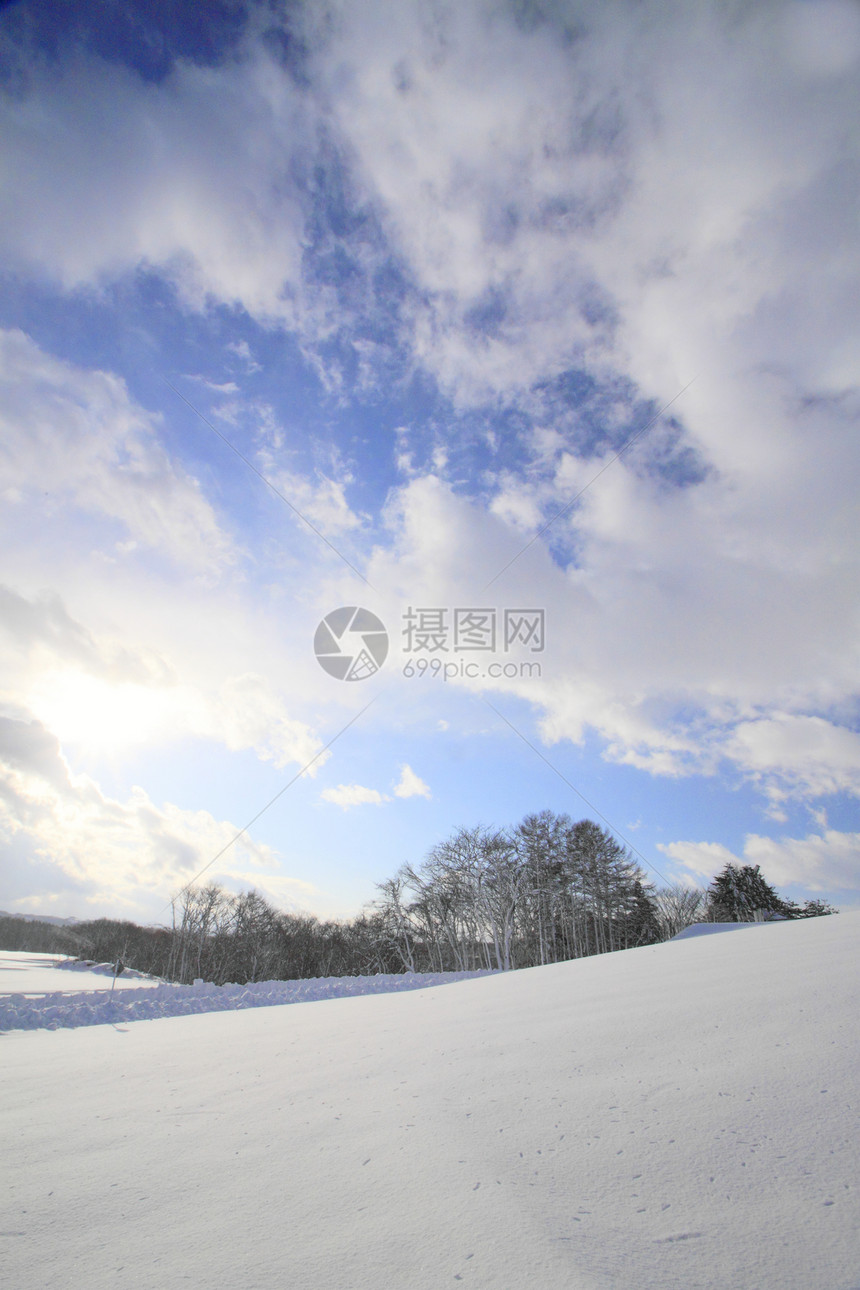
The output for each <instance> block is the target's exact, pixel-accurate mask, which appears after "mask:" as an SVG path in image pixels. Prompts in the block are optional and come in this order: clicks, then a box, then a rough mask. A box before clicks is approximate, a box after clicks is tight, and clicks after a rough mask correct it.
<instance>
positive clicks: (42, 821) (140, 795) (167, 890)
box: [0, 717, 288, 919]
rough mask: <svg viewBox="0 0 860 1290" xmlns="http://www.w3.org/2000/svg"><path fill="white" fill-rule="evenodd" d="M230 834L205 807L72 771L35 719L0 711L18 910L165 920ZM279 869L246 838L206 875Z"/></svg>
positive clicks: (269, 873)
mask: <svg viewBox="0 0 860 1290" xmlns="http://www.w3.org/2000/svg"><path fill="white" fill-rule="evenodd" d="M238 831H239V829H238V827H237V826H236V825H234V824H233V823H232V822H230V821H227V820H217V819H215V818H214V817H213V816H212V815H211V814H210V813H209V812H207V811H188V810H182V809H181V808H180V807H178V806H175V805H173V804H171V803H166V804H165V805H163V806H160V807H159V806H157V805H156V804H155V803H153V802H152V801H151V800H150V798H149V797H148V795H147V794H146V793H145V792H144V790H143V789H142V788H134V789H133V790H132V792H131V794H130V795H129V796H128V797H127V798H126V799H125V800H119V799H117V798H113V797H111V796H109V795H106V794H105V793H103V792H102V791H101V789H100V788H99V787H98V785H97V784H96V783H94V781H93V780H92V779H91V778H90V777H89V776H87V775H75V774H73V773H72V772H71V771H70V769H69V767H68V765H67V763H66V762H65V760H64V758H63V757H62V755H61V752H60V748H59V744H58V741H57V740H56V738H55V737H53V736H52V735H51V733H50V732H49V731H47V730H46V729H45V728H44V727H43V726H42V725H41V724H40V723H38V722H33V721H23V720H14V719H10V718H5V717H0V835H2V837H3V840H4V844H5V845H6V846H7V847H8V849H9V857H10V861H9V865H8V868H7V873H6V882H7V888H8V890H10V891H11V892H12V893H13V898H14V901H15V902H16V903H17V904H18V905H19V906H21V907H22V908H23V907H27V908H30V909H36V908H47V907H49V906H52V905H53V906H57V907H59V905H60V903H62V902H65V905H66V906H67V907H69V908H74V910H75V911H76V913H77V916H78V917H81V916H84V915H85V914H86V912H87V911H88V910H89V909H91V910H93V911H94V914H95V915H103V914H104V913H105V912H106V911H111V912H113V913H114V914H120V915H122V914H125V915H127V916H131V917H135V918H144V919H151V918H160V919H165V918H167V917H168V914H169V911H168V910H166V909H165V908H164V904H165V903H166V902H167V901H169V898H170V896H171V895H173V894H175V893H176V892H177V891H178V890H179V888H180V887H181V886H182V885H184V884H185V883H187V882H189V881H190V880H191V879H192V878H193V877H194V876H195V874H196V873H197V872H198V871H199V870H200V869H201V868H203V866H204V865H206V864H207V863H208V862H209V861H210V860H211V859H212V857H213V856H215V855H216V854H217V853H218V852H219V851H220V850H221V849H222V848H223V847H225V846H226V845H227V844H228V843H229V842H230V841H231V840H232V838H233V837H234V836H235V835H236V833H238ZM277 868H278V857H277V856H276V854H275V853H274V852H273V851H272V850H271V849H270V848H269V847H266V846H265V845H262V844H260V843H256V842H254V841H253V840H252V839H250V838H248V837H247V836H244V837H242V838H241V839H239V841H238V842H237V843H236V844H235V847H234V848H231V851H230V852H229V853H228V855H227V856H226V857H225V859H224V861H223V863H219V864H217V865H216V866H215V867H214V868H213V869H211V870H210V871H209V874H208V877H209V878H210V879H212V880H215V881H217V880H218V879H219V878H220V877H221V876H222V874H224V875H225V876H231V875H232V877H233V878H234V879H236V878H237V877H238V878H239V879H240V880H242V881H244V885H245V886H248V885H253V884H254V882H255V880H256V879H257V878H258V877H262V879H263V881H264V882H266V881H268V882H271V881H274V882H275V884H276V885H277V883H278V881H281V882H282V883H284V882H287V881H288V880H287V879H286V878H285V877H282V878H280V879H279V875H278V873H277ZM160 902H161V903H160Z"/></svg>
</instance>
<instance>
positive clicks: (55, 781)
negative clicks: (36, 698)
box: [0, 716, 70, 800]
mask: <svg viewBox="0 0 860 1290" xmlns="http://www.w3.org/2000/svg"><path fill="white" fill-rule="evenodd" d="M0 763H2V764H4V765H5V766H6V767H7V768H9V769H11V770H13V771H18V772H22V773H24V774H25V775H36V776H38V778H40V779H42V780H45V781H46V782H47V783H48V784H50V785H51V786H52V787H53V788H56V789H58V790H59V791H60V792H63V791H66V790H67V789H68V788H69V787H70V784H69V770H68V767H67V765H66V763H65V761H64V760H63V757H62V754H61V753H60V743H59V740H58V739H57V737H56V735H53V734H51V732H50V730H48V729H46V728H45V726H43V725H42V723H41V721H21V720H18V719H16V718H13V717H4V716H0ZM0 792H2V793H3V796H4V797H7V800H8V798H9V797H10V796H14V797H17V795H16V794H14V792H10V790H9V789H8V788H7V787H4V786H3V784H2V781H0Z"/></svg>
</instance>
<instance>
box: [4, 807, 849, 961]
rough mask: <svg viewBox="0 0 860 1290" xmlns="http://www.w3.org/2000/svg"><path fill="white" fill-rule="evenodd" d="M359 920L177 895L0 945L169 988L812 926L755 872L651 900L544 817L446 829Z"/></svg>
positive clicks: (14, 928)
mask: <svg viewBox="0 0 860 1290" xmlns="http://www.w3.org/2000/svg"><path fill="white" fill-rule="evenodd" d="M377 892H378V895H377V897H376V899H375V900H374V901H372V902H371V904H370V905H369V906H368V907H367V908H366V909H365V910H364V911H363V912H362V913H361V914H360V915H358V916H357V917H356V918H353V919H349V920H329V921H323V920H320V919H318V918H315V917H314V916H312V915H308V914H294V913H285V912H283V911H280V910H277V909H275V908H273V907H272V906H271V905H270V904H269V903H268V902H267V901H266V900H265V899H264V898H263V897H262V896H261V895H260V894H259V893H257V892H255V891H245V892H240V893H238V894H233V893H230V892H227V891H225V890H224V888H222V887H220V886H219V885H218V884H215V883H211V884H208V885H206V886H201V887H187V888H184V889H183V890H182V891H181V892H180V893H179V895H178V896H177V897H176V898H175V899H174V901H173V904H172V918H171V923H170V926H166V927H140V926H138V925H137V924H135V923H131V922H120V921H116V920H114V919H106V918H102V919H97V920H94V921H92V922H87V923H77V924H75V925H74V926H71V927H68V926H64V927H59V926H57V925H55V924H47V923H39V922H37V921H32V922H29V921H24V920H22V919H15V918H0V945H2V947H3V948H4V949H12V950H15V949H18V950H21V949H32V950H36V951H39V952H44V953H59V954H72V955H74V956H76V957H80V958H88V959H92V960H95V961H97V962H117V961H121V962H122V963H123V964H124V965H126V966H128V967H134V968H136V969H137V970H139V971H142V972H147V973H151V974H152V975H154V976H159V977H162V978H163V979H165V980H168V981H176V982H180V983H183V984H191V983H192V982H193V981H194V980H195V979H203V980H206V981H212V982H214V983H215V984H218V985H223V984H225V983H227V982H239V983H245V982H249V981H266V980H300V979H306V978H310V977H324V976H356V975H373V974H376V973H397V972H407V971H408V972H445V971H472V970H474V969H481V968H487V969H496V970H502V971H509V970H511V969H514V968H522V967H535V966H539V965H542V964H547V963H558V962H562V961H565V960H568V959H575V958H582V957H584V956H587V955H592V954H604V953H608V952H611V951H613V950H621V949H630V948H633V947H635V946H639V945H649V944H654V943H656V942H659V941H664V940H668V939H669V938H670V937H672V936H674V935H676V934H677V933H678V932H680V931H683V930H684V928H686V927H688V926H690V924H692V923H694V922H701V921H717V922H748V921H753V920H756V919H770V918H809V917H815V916H819V915H821V914H830V913H834V912H835V911H834V910H832V909H831V908H830V907H829V906H828V905H826V904H825V903H824V902H822V901H807V902H806V904H805V905H803V906H799V905H797V904H795V902H793V901H790V900H784V899H783V898H782V897H780V896H779V894H778V893H777V892H776V890H775V889H774V888H773V887H772V886H770V884H769V883H767V882H766V880H765V879H764V877H763V876H762V874H761V871H760V869H759V866H758V865H755V866H750V865H743V866H741V865H735V864H728V865H726V866H725V867H724V869H723V870H722V871H721V873H720V874H718V875H717V876H716V877H715V878H714V880H713V882H712V883H711V884H710V886H709V887H708V888H697V887H689V886H684V885H682V884H675V885H671V886H664V887H659V888H655V887H654V886H653V885H652V884H651V883H650V882H649V880H648V877H647V875H646V874H645V872H644V870H643V869H642V868H641V867H640V866H639V865H638V864H637V863H636V861H635V859H634V857H633V855H632V854H631V852H630V850H629V849H628V848H627V847H625V846H622V844H621V843H620V842H618V840H617V839H616V838H615V837H613V835H612V834H611V833H610V832H608V831H607V830H606V829H603V828H601V827H600V826H599V825H597V824H595V823H594V821H592V820H579V821H577V822H574V821H572V820H571V819H570V817H569V816H567V815H556V814H554V813H553V812H551V811H542V812H540V813H538V814H532V815H527V816H526V817H525V818H524V819H523V820H522V821H521V822H520V823H519V824H517V825H516V826H515V827H513V828H511V829H495V828H486V827H483V826H477V827H473V828H461V829H458V830H456V831H455V832H454V833H453V834H452V835H451V836H450V837H449V838H448V839H446V840H445V841H443V842H440V843H438V844H437V845H436V846H434V847H433V848H431V850H430V851H429V853H428V854H427V856H426V857H425V859H424V860H423V862H421V863H420V864H419V865H417V866H413V865H410V864H404V865H402V866H401V867H400V869H399V870H398V871H397V872H396V873H395V875H394V876H393V877H392V878H389V879H387V880H386V881H384V882H382V883H379V884H378V886H377Z"/></svg>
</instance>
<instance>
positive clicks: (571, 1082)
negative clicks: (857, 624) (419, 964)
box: [0, 914, 860, 1290]
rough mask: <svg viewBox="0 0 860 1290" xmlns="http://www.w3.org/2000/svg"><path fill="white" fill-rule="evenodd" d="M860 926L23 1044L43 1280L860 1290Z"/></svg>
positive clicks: (12, 1257)
mask: <svg viewBox="0 0 860 1290" xmlns="http://www.w3.org/2000/svg"><path fill="white" fill-rule="evenodd" d="M858 940H860V920H858V918H857V917H855V916H852V915H848V914H842V915H840V916H838V917H836V918H822V919H812V920H809V921H804V922H797V923H785V924H781V925H778V926H773V927H770V928H769V929H768V931H767V933H766V934H762V935H757V936H752V935H750V936H705V937H701V938H693V939H690V940H684V941H680V942H675V943H670V944H667V945H661V946H656V947H653V948H647V949H640V950H631V951H626V952H624V953H618V954H612V955H606V956H602V957H600V958H594V959H585V960H580V961H578V962H575V963H567V964H559V965H556V966H552V967H546V968H533V969H529V970H527V971H523V972H518V973H510V974H505V975H494V976H489V977H485V978H482V979H477V980H470V981H464V982H462V983H460V984H457V985H451V986H447V987H446V988H445V989H438V988H436V989H433V988H431V989H425V990H417V991H414V992H412V993H410V994H408V995H404V994H386V995H381V994H380V995H371V996H365V997H360V998H351V999H334V1000H331V1001H327V1002H326V1003H325V1004H324V1005H323V1004H308V1005H307V1006H304V1007H301V1008H293V1007H290V1008H277V1007H269V1008H264V1009H256V1010H253V1011H245V1012H237V1013H234V1014H229V1015H228V1014H210V1015H206V1016H193V1017H185V1018H178V1019H169V1020H157V1021H151V1022H129V1023H121V1024H119V1025H117V1026H108V1025H103V1026H93V1027H89V1028H86V1029H77V1030H67V1029H64V1030H57V1031H53V1032H49V1031H44V1030H42V1031H37V1032H24V1033H18V1032H13V1033H9V1034H7V1035H5V1036H4V1037H2V1041H0V1042H2V1052H3V1055H4V1061H3V1064H2V1074H0V1128H2V1133H3V1140H4V1142H5V1143H7V1144H8V1146H7V1149H6V1152H5V1156H6V1166H7V1178H8V1184H9V1185H8V1189H7V1192H6V1196H5V1198H4V1212H3V1214H2V1216H0V1230H2V1231H3V1232H4V1233H5V1234H6V1235H5V1236H4V1238H3V1243H2V1244H3V1255H2V1257H3V1259H4V1260H5V1265H0V1276H2V1279H3V1284H4V1285H8V1286H10V1287H15V1290H36V1287H46V1288H47V1287H49V1286H50V1287H52V1288H53V1287H56V1286H63V1287H64V1290H78V1288H79V1287H80V1290H84V1287H86V1288H87V1290H98V1288H101V1287H104V1288H105V1290H106V1288H107V1287H112V1288H113V1287H116V1288H117V1290H124V1288H127V1290H146V1288H148V1287H152V1290H172V1287H174V1286H175V1287H178V1286H183V1287H187V1286H190V1287H196V1288H199V1290H204V1287H205V1288H206V1290H211V1288H213V1287H219V1288H220V1287H231V1290H233V1288H235V1290H257V1288H259V1290H264V1288H265V1290H270V1288H272V1287H282V1286H283V1287H289V1288H290V1290H316V1288H317V1287H319V1288H320V1290H366V1288H367V1290H369V1288H370V1287H373V1288H374V1290H379V1287H382V1286H385V1287H394V1288H396V1290H439V1288H440V1287H445V1286H449V1285H450V1286H457V1285H461V1284H462V1285H468V1286H471V1287H481V1288H482V1290H491V1288H492V1290H519V1288H520V1287H528V1288H529V1290H531V1288H534V1290H610V1288H611V1290H628V1288H629V1290H857V1288H858V1286H860V1238H859V1237H858V1232H860V1223H858V1210H857V1195H858V1185H860V1166H858V1157H857V1150H856V1138H857V1108H858V1105H860V1051H858V1048H860V1045H858V1036H857V1022H856V1018H857V972H856V967H857V961H858V948H860V947H858Z"/></svg>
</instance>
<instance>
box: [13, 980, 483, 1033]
mask: <svg viewBox="0 0 860 1290" xmlns="http://www.w3.org/2000/svg"><path fill="white" fill-rule="evenodd" d="M64 966H65V965H64ZM84 967H86V965H84ZM110 970H111V972H112V971H113V969H110ZM488 975H491V974H490V973H487V972H435V973H417V972H410V973H407V974H403V975H389V976H341V977H316V978H313V979H311V980H304V981H260V982H255V983H253V984H251V985H223V986H218V985H211V984H208V983H206V982H202V981H201V982H199V983H198V984H195V985H170V984H166V983H164V982H161V983H158V984H156V985H155V987H154V988H153V987H152V986H150V987H148V988H145V989H141V990H134V989H128V988H126V989H125V990H123V991H122V993H119V992H115V993H111V992H110V991H109V990H107V989H102V990H86V991H81V992H79V993H70V992H69V991H67V990H66V991H63V992H62V993H51V994H44V995H40V996H38V997H36V996H33V995H31V994H27V993H17V994H7V995H0V1031H7V1030H57V1029H59V1028H60V1027H77V1026H98V1025H104V1024H107V1023H113V1024H116V1023H117V1022H120V1021H122V1022H125V1021H150V1020H152V1019H153V1018H156V1017H187V1016H190V1015H191V1014H192V1013H201V1012H232V1011H235V1010H236V1009H240V1008H270V1007H274V1006H277V1005H282V1004H288V1003H309V1002H311V1001H317V1000H320V999H343V998H347V997H350V996H354V995H361V994H390V993H391V992H392V991H400V990H426V989H427V988H428V987H430V986H436V985H446V984H448V983H450V982H452V981H463V980H467V979H469V978H470V977H478V976H488ZM120 981H122V977H118V978H117V985H119V983H120ZM25 988H26V986H25Z"/></svg>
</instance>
